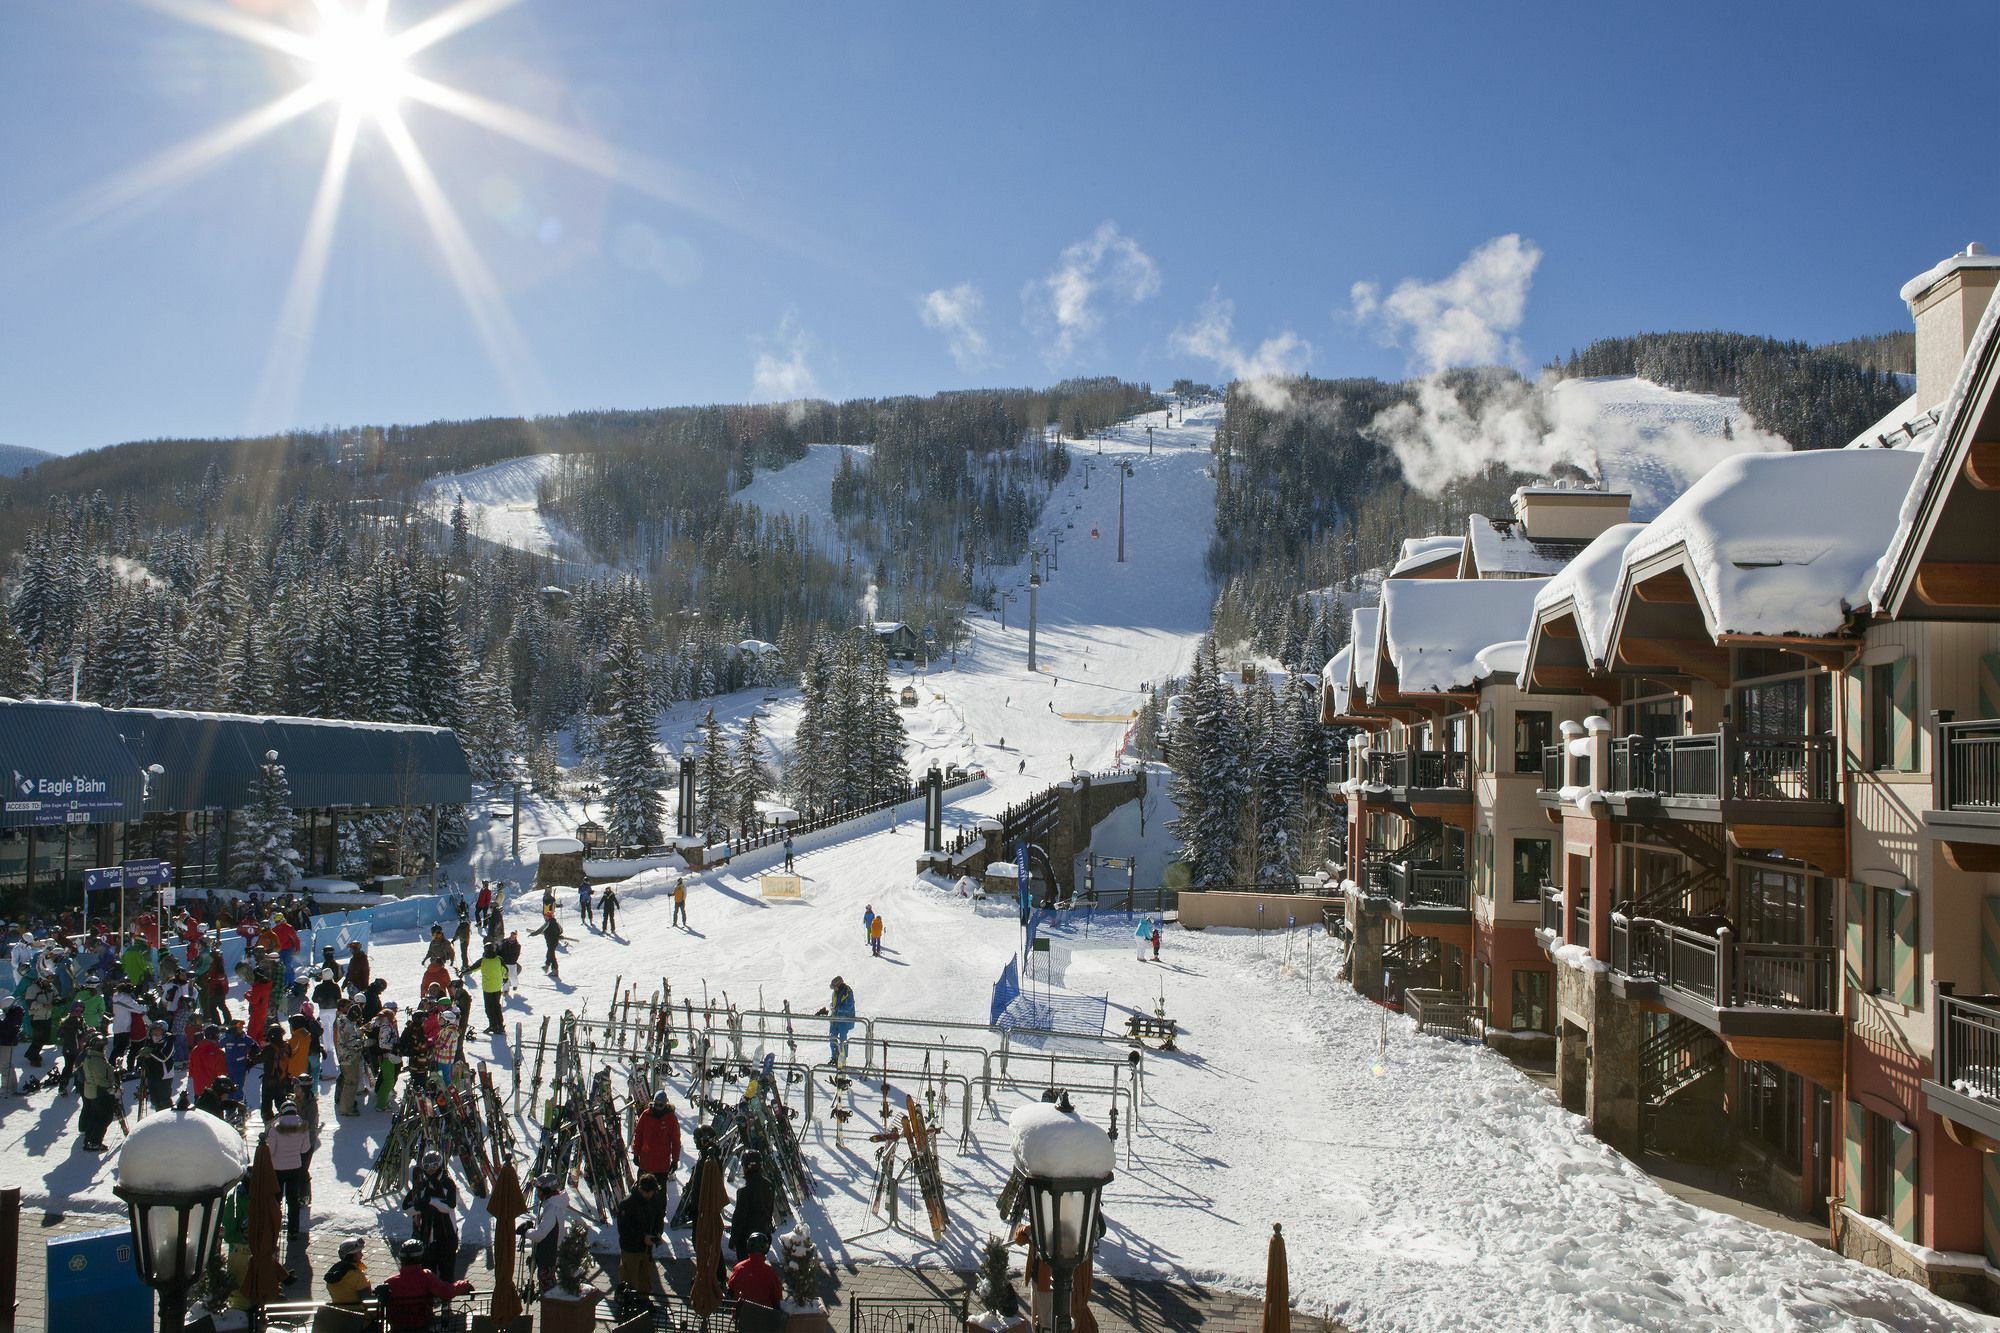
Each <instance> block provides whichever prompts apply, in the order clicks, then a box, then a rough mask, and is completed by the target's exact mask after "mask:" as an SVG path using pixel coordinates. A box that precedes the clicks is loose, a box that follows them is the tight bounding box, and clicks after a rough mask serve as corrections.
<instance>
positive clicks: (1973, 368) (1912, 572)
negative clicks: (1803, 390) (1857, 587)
mask: <svg viewBox="0 0 2000 1333" xmlns="http://www.w3.org/2000/svg"><path fill="white" fill-rule="evenodd" d="M1996 297H2000V292H1996ZM1996 378H2000V299H1994V300H1989V301H1988V302H1987V304H1986V313H1985V314H1983V315H1981V316H1980V317H1979V324H1978V327H1977V328H1975V329H1974V330H1973V334H1972V341H1971V343H1970V345H1969V346H1968V347H1967V349H1966V353H1965V359H1964V360H1963V361H1962V362H1960V363H1959V367H1958V376H1957V378H1955V379H1954V380H1953V381H1952V385H1951V392H1950V393H1948V394H1946V395H1945V400H1944V402H1943V404H1941V405H1940V406H1939V408H1938V424H1937V427H1936V429H1935V431H1934V432H1933V433H1932V434H1931V436H1930V438H1929V440H1928V441H1927V446H1928V447H1926V448H1925V449H1924V450H1923V454H1922V463H1921V466H1920V467H1919V468H1918V469H1917V472H1916V475H1915V476H1914V477H1913V478H1912V479H1911V481H1910V484H1909V487H1908V488H1907V490H1906V491H1905V493H1904V494H1903V496H1902V506H1901V509H1900V510H1899V512H1898V514H1897V517H1896V525H1895V530H1894V532H1893V534H1892V536H1891V538H1890V540H1889V541H1888V542H1887V543H1886V550H1885V551H1884V553H1883V555H1882V559H1881V562H1880V564H1879V565H1878V566H1877V568H1876V571H1875V577H1874V579H1873V581H1872V583H1871V584H1870V587H1869V590H1868V591H1869V599H1870V601H1871V602H1872V604H1873V605H1874V606H1875V608H1876V609H1877V610H1880V611H1885V612H1887V613H1889V614H1890V615H1902V614H1903V613H1904V610H1905V608H1906V606H1907V604H1908V602H1909V598H1910V594H1911V591H1912V590H1913V586H1914V584H1915V581H1916V574H1917V569H1918V567H1919V566H1920V565H1922V564H1923V562H1924V556H1925V555H1926V553H1927V548H1928V547H1929V546H1930V545H1931V541H1932V538H1933V536H1934V535H1935V533H1936V532H1937V527H1938V520H1939V519H1940V518H1941V517H1942V516H1943V513H1944V509H1945V502H1946V500H1947V498H1948V497H1949V496H1950V494H1951V492H1952V490H1953V488H1954V486H1956V485H1958V484H1959V483H1960V481H1961V479H1962V478H1963V477H1964V475H1965V465H1966V460H1967V459H1968V458H1969V457H1970V455H1971V451H1972V445H1973V442H1974V440H1973V437H1974V435H1975V434H1977V433H1979V431H1980V427H1981V425H1982V424H1983V423H1984V422H1985V420H1986V418H1987V417H1988V416H1989V415H1990V414H1991V413H1992V410H1993V407H1994V386H1995V381H1996ZM1982 536H1983V537H1984V539H1985V541H1986V542H1987V543H1991V541H1992V536H1991V534H1990V533H1988V534H1982ZM1987 549H1988V550H1989V551H1990V550H1991V549H1992V546H1991V545H1990V544H1989V545H1988V546H1987Z"/></svg>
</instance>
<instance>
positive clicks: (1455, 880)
mask: <svg viewBox="0 0 2000 1333" xmlns="http://www.w3.org/2000/svg"><path fill="white" fill-rule="evenodd" d="M1382 884H1383V888H1384V890H1385V891H1386V894H1387V896H1388V898H1389V900H1390V901H1391V902H1393V903H1395V904H1396V905H1397V906H1399V907H1402V908H1403V909H1405V910H1410V909H1415V910H1418V911H1459V912H1463V911H1467V910H1468V909H1469V908H1470V906H1471V898H1470V896H1469V895H1468V893H1467V883H1466V873H1465V871H1463V870H1447V869H1445V868H1443V867H1441V866H1439V865H1438V863H1437V862H1435V861H1414V862H1396V861H1392V862H1390V863H1389V864H1388V865H1386V866H1384V867H1383V876H1382Z"/></svg>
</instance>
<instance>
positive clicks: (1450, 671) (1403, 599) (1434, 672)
mask: <svg viewBox="0 0 2000 1333" xmlns="http://www.w3.org/2000/svg"><path fill="white" fill-rule="evenodd" d="M1544 582H1545V580H1543V579H1392V580H1389V581H1388V582H1385V583H1384V584H1383V585H1382V625H1383V630H1384V633H1385V634H1386V635H1387V639H1388V657H1389V661H1390V663H1391V664H1392V665H1393V666H1394V667H1395V668H1396V688H1397V689H1398V690H1399V691H1401V692H1403V693H1405V694H1427V693H1440V694H1441V693H1447V692H1449V691H1452V690H1464V689H1469V688H1470V687H1471V686H1472V685H1473V684H1474V683H1476V681H1477V680H1478V679H1479V670H1478V666H1477V661H1478V657H1479V654H1480V652H1481V650H1483V649H1484V648H1486V647H1487V646H1488V645H1489V644H1498V643H1505V642H1507V641H1508V640H1510V639H1517V638H1519V637H1520V636H1521V635H1522V634H1524V633H1526V631H1527V628H1528V617H1529V613H1530V612H1531V611H1532V609H1533V608H1534V604H1535V594H1537V593H1538V592H1540V591H1541V590H1542V586H1543V584H1544ZM1357 619H1358V613H1357Z"/></svg>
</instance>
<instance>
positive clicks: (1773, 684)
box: [1736, 676, 1806, 736]
mask: <svg viewBox="0 0 2000 1333" xmlns="http://www.w3.org/2000/svg"><path fill="white" fill-rule="evenodd" d="M1736 728H1737V730H1738V731H1740V732H1742V733H1743V734H1744V735H1746V736H1803V735H1805V734H1806V678H1805V677H1804V676H1789V677H1786V678H1784V679H1782V680H1767V681H1764V682H1762V683H1761V684H1757V685H1745V686H1743V687H1741V688H1740V689H1738V690H1737V691H1736Z"/></svg>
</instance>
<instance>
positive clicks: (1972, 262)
mask: <svg viewBox="0 0 2000 1333" xmlns="http://www.w3.org/2000/svg"><path fill="white" fill-rule="evenodd" d="M1962 268H2000V255H1989V254H1987V253H1986V248H1985V247H1984V246H1981V245H1968V246H1966V247H1965V249H1963V250H1961V251H1959V252H1958V253H1957V254H1955V255H1953V256H1952V257H1951V258H1949V259H1945V260H1940V261H1939V262H1938V263H1935V264H1933V265H1931V266H1930V267H1929V268H1927V269H1925V270H1924V271H1923V272H1922V273H1919V274H1917V276H1916V277H1914V278H1911V279H1910V280H1909V281H1908V282H1906V283H1904V284H1903V289H1902V291H1900V292H1898V293H1897V295H1899V296H1901V297H1902V298H1903V303H1904V304H1905V305H1908V304H1910V303H1911V302H1913V301H1915V300H1916V299H1917V298H1918V297H1919V296H1922V295H1923V294H1924V293H1925V292H1926V291H1928V290H1930V289H1931V288H1932V287H1934V286H1936V285H1937V284H1938V282H1939V281H1940V280H1942V279H1943V278H1944V277H1945V275H1947V274H1949V273H1953V272H1956V271H1957V270H1959V269H1962Z"/></svg>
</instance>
